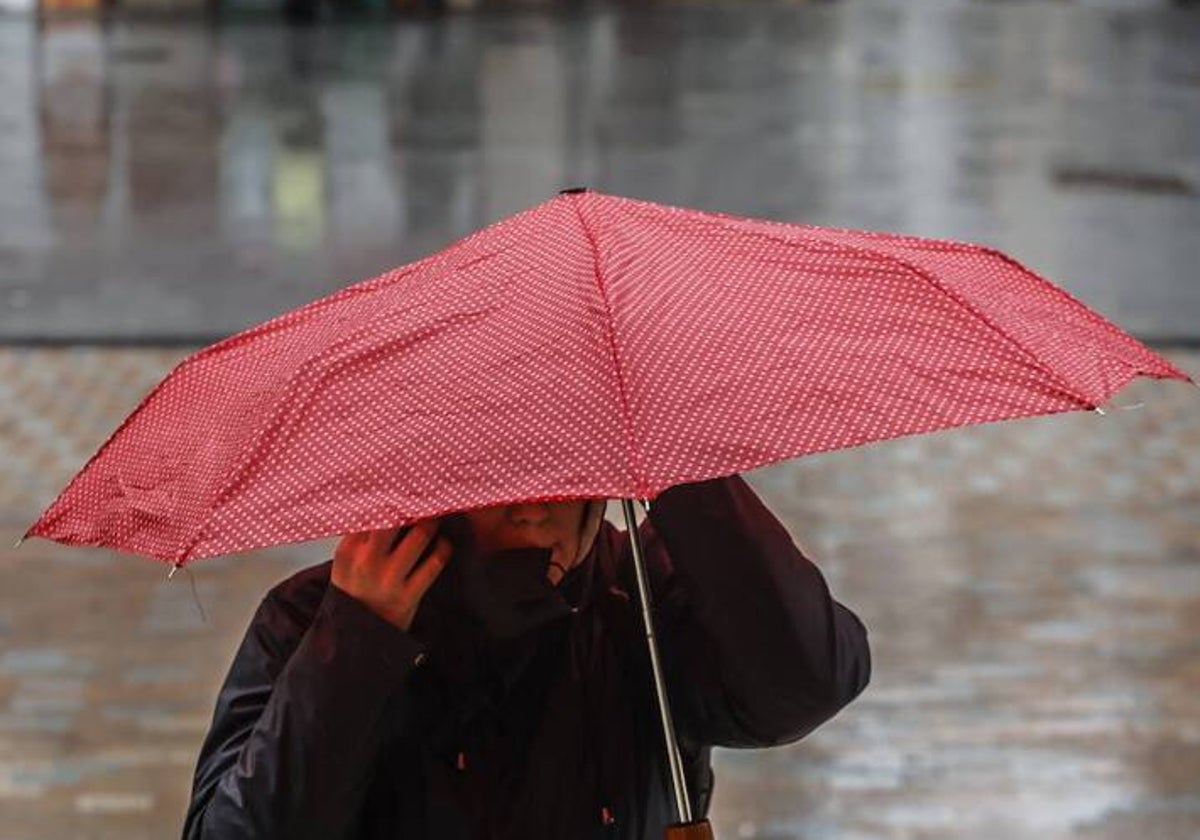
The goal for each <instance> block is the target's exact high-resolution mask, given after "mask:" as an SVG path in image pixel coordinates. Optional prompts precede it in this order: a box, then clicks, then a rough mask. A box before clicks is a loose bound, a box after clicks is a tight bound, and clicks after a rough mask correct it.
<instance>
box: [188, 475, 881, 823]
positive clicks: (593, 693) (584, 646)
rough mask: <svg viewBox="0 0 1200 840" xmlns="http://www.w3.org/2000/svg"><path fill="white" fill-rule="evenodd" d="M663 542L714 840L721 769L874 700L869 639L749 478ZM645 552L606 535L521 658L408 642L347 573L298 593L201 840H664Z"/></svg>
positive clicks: (421, 637)
mask: <svg viewBox="0 0 1200 840" xmlns="http://www.w3.org/2000/svg"><path fill="white" fill-rule="evenodd" d="M639 532H640V534H641V537H642V543H643V547H644V549H645V559H646V562H647V564H648V567H649V572H650V582H651V589H652V593H653V599H654V604H655V606H654V616H655V624H656V631H657V634H658V643H659V649H660V652H661V654H662V660H663V664H664V668H665V669H666V682H667V687H668V693H669V696H670V699H671V704H672V711H673V713H674V720H675V726H676V730H677V735H678V737H679V741H680V744H681V747H682V750H683V755H684V759H685V770H686V775H687V778H688V782H689V791H690V795H691V799H692V802H693V812H694V816H695V817H696V818H699V817H700V816H703V815H705V814H707V812H708V806H709V802H710V799H711V796H712V790H713V774H712V769H711V767H710V761H709V759H710V752H711V749H710V748H711V747H712V746H714V745H717V746H725V747H770V746H776V745H780V744H787V743H791V742H793V741H796V740H798V739H800V738H802V737H804V736H805V735H807V734H808V733H809V732H811V731H812V730H813V729H814V728H816V727H817V726H819V725H820V724H822V723H823V722H825V721H827V720H829V719H830V718H831V717H833V715H835V714H836V713H837V712H838V710H839V709H841V708H842V707H843V706H845V705H846V704H847V703H849V702H850V701H851V700H852V699H854V697H856V696H857V695H858V694H859V693H860V692H861V691H862V690H863V688H864V687H865V686H866V685H867V681H868V679H869V676H870V668H871V665H870V662H871V660H870V652H869V648H868V644H867V631H866V628H865V627H864V626H863V624H862V622H861V621H859V619H858V618H857V616H855V615H854V613H853V612H851V611H850V610H849V609H847V608H846V607H845V606H843V605H842V604H840V603H838V602H837V601H836V600H834V599H833V598H832V597H831V595H830V592H829V589H828V586H827V585H826V583H825V580H824V578H823V577H822V575H821V573H820V571H819V570H818V569H817V567H816V566H815V565H814V564H813V563H812V562H810V561H809V560H808V559H807V558H806V557H805V556H804V555H803V554H802V553H801V552H800V551H799V549H798V548H797V547H796V545H795V544H794V543H793V541H792V539H791V538H790V536H789V535H788V533H787V531H786V530H785V529H784V527H783V526H782V525H781V524H780V522H779V521H778V520H777V519H776V518H775V516H774V515H773V514H772V513H771V512H770V511H769V510H768V509H767V508H766V507H765V506H764V505H763V504H762V502H761V501H760V500H759V499H758V497H757V495H756V494H755V493H754V491H753V490H752V489H751V488H750V486H749V485H748V484H746V483H745V481H744V480H743V479H742V478H741V477H740V476H737V475H734V476H729V477H724V478H718V479H712V480H709V481H703V482H698V483H694V484H682V485H678V486H676V487H672V488H671V489H669V490H667V491H665V492H663V493H662V494H660V495H659V497H658V498H657V499H655V500H653V501H652V502H651V506H650V512H649V517H648V519H647V520H645V521H644V522H643V523H642V525H641V526H640V528H639ZM630 551H631V550H630V546H629V540H628V535H627V534H626V533H625V532H624V531H621V530H618V529H617V528H615V527H613V526H612V525H611V524H610V523H608V522H607V521H605V522H603V523H602V526H601V528H600V531H599V533H598V535H597V536H596V538H595V541H594V542H593V544H592V548H591V549H590V550H589V551H588V553H587V555H586V557H585V559H584V560H583V561H582V562H581V563H580V565H578V566H576V567H574V568H572V569H571V571H570V573H569V574H568V575H567V576H566V577H565V578H564V579H563V581H562V582H561V583H560V585H559V586H560V588H561V589H564V591H567V592H570V593H572V597H574V598H576V599H577V600H576V601H575V603H578V604H579V609H578V611H577V612H575V613H573V614H570V615H567V616H563V617H559V618H556V619H554V620H552V621H549V622H547V623H546V624H545V625H544V626H541V627H538V628H535V629H534V630H532V631H530V632H528V633H526V634H525V635H523V636H521V637H520V638H519V639H517V640H514V641H509V642H506V643H504V644H499V643H494V642H489V641H488V640H487V639H483V638H481V637H479V636H478V635H477V634H475V635H473V634H469V633H466V632H459V628H460V627H461V625H456V624H455V622H454V621H453V617H452V616H449V614H446V615H447V616H449V617H448V618H447V620H445V621H443V622H442V623H441V624H439V623H438V622H437V621H436V620H434V619H432V618H429V616H430V615H432V616H436V615H437V611H436V609H435V608H434V607H433V606H428V607H427V604H426V603H425V602H423V603H422V605H421V607H420V609H419V610H418V619H417V621H415V622H414V624H413V627H412V628H411V629H410V631H409V632H405V631H403V630H401V629H399V628H398V627H396V626H394V625H392V624H389V623H388V622H386V621H384V620H383V619H382V618H380V617H378V616H377V615H375V613H373V612H372V611H371V610H370V609H368V608H367V607H366V606H365V605H363V604H362V603H361V602H359V601H357V600H356V599H354V598H352V597H350V596H349V595H346V594H345V593H344V592H342V591H341V590H340V589H338V588H337V587H333V586H330V585H329V573H330V565H331V564H330V563H328V562H327V563H324V564H321V565H319V566H315V567H312V568H309V569H306V570H304V571H301V572H300V573H298V574H296V575H294V576H293V577H291V578H290V579H288V580H286V581H284V582H283V583H281V584H279V585H278V586H276V587H275V588H274V589H272V590H271V591H270V592H269V593H268V594H267V595H266V597H265V598H264V599H263V601H262V604H261V606H260V607H259V608H258V611H257V613H256V614H255V616H254V618H253V620H252V622H251V624H250V627H249V629H248V630H247V633H246V636H245V639H244V641H243V642H242V645H241V647H240V648H239V650H238V652H237V655H236V657H235V659H234V661H233V665H232V667H231V669H230V671H229V675H228V677H227V678H226V680H225V683H224V686H223V687H222V689H221V691H220V694H219V696H218V698H217V704H216V712H215V714H214V717H213V722H212V727H211V729H210V731H209V733H208V736H207V738H206V740H205V742H204V745H203V747H202V749H201V752H200V757H199V762H198V764H197V767H196V773H195V779H194V787H193V791H192V800H191V804H190V806H189V808H188V812H187V818H186V823H185V826H184V830H183V835H184V837H185V838H189V839H192V840H194V838H222V840H235V838H249V837H256V838H265V837H278V838H288V840H301V839H302V838H322V840H333V838H341V837H351V838H384V837H387V838H392V840H397V838H403V840H425V838H436V840H468V838H488V840H495V839H496V838H504V840H507V838H529V840H539V839H540V838H548V840H549V838H570V840H585V839H586V838H624V840H650V838H655V840H657V838H660V837H661V836H662V829H663V826H665V825H666V824H668V823H671V822H673V821H674V813H673V811H674V800H673V795H672V793H671V787H670V775H669V771H668V770H667V767H666V762H665V759H664V750H663V743H662V735H661V725H660V722H659V717H658V711H657V707H656V705H655V700H654V684H653V681H652V677H651V673H650V664H649V655H648V653H647V650H646V641H645V637H644V635H643V630H642V624H641V615H640V612H639V610H638V605H637V596H636V593H637V589H636V582H635V578H634V576H633V570H632V565H631V558H630ZM451 562H453V560H451ZM431 592H432V590H431ZM426 600H429V597H428V596H427V599H426ZM422 616H424V617H425V618H426V619H427V620H425V621H424V623H421V617H422ZM419 627H420V628H421V629H420V630H419V631H418V628H419Z"/></svg>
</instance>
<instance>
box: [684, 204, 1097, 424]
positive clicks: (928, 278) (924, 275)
mask: <svg viewBox="0 0 1200 840" xmlns="http://www.w3.org/2000/svg"><path fill="white" fill-rule="evenodd" d="M707 215H710V216H711V215H712V214H707ZM712 217H713V220H714V221H715V222H717V223H719V224H722V225H724V226H730V225H729V220H727V219H723V218H721V217H720V215H715V216H712ZM739 232H740V233H742V234H744V235H749V236H762V237H766V238H768V239H773V240H777V241H780V242H784V243H786V244H788V245H796V244H797V243H796V242H795V241H794V240H792V239H790V238H785V237H783V236H779V235H777V234H773V233H769V232H766V231H753V230H752V231H742V230H739ZM805 233H808V234H811V235H812V236H813V238H815V239H818V240H820V241H821V242H824V243H826V244H828V245H835V246H841V247H843V248H848V249H849V250H851V251H857V252H859V253H862V254H867V255H870V256H875V257H879V256H883V257H886V258H887V259H889V260H892V261H894V262H895V263H897V264H898V265H899V266H900V267H901V268H903V269H905V270H906V271H908V272H910V273H911V274H913V275H915V276H916V277H919V278H920V279H922V280H924V281H925V282H927V283H930V284H931V285H933V286H934V287H936V288H937V289H938V290H939V291H941V292H943V293H944V294H945V295H947V296H948V297H949V298H950V299H951V300H953V301H954V302H955V303H957V304H958V305H959V306H960V307H962V308H963V309H965V310H966V311H967V312H970V313H971V314H972V315H974V316H975V317H976V318H978V319H979V320H980V321H982V322H983V323H984V324H986V325H987V326H988V327H989V328H991V329H992V330H993V331H994V332H996V333H997V334H999V335H1000V337H1001V338H1003V339H1004V340H1005V341H1007V342H1008V343H1009V344H1011V345H1012V346H1014V347H1016V348H1017V350H1018V351H1020V352H1021V353H1022V354H1023V355H1025V356H1026V357H1027V358H1028V359H1030V360H1031V361H1033V363H1034V364H1035V365H1036V366H1037V367H1038V368H1040V369H1041V370H1042V371H1043V372H1044V373H1046V374H1048V375H1049V376H1050V377H1051V378H1052V379H1053V380H1055V382H1057V387H1058V390H1059V391H1061V392H1062V393H1064V394H1066V395H1067V396H1069V397H1071V398H1072V399H1075V400H1077V401H1079V402H1080V403H1082V404H1083V405H1085V406H1086V407H1087V408H1090V409H1094V408H1096V405H1095V403H1094V402H1093V401H1092V400H1090V399H1087V398H1086V397H1084V396H1083V395H1081V394H1079V393H1078V392H1076V391H1075V390H1074V389H1072V388H1071V387H1070V384H1069V383H1068V382H1067V381H1066V380H1065V379H1063V377H1062V376H1061V375H1060V374H1059V373H1057V372H1056V371H1054V370H1052V369H1051V368H1050V367H1049V366H1048V365H1047V364H1046V363H1045V362H1044V361H1042V360H1041V359H1040V358H1038V357H1037V355H1036V354H1035V353H1034V352H1033V351H1032V350H1030V349H1029V348H1028V347H1026V346H1025V345H1024V344H1022V343H1021V342H1019V341H1017V339H1015V338H1013V337H1012V336H1011V335H1009V334H1008V333H1006V332H1005V331H1004V330H1002V329H1000V327H999V326H997V325H996V322H995V321H993V320H992V319H991V318H989V317H988V316H987V314H986V313H985V312H984V311H983V310H982V309H980V308H979V307H977V306H976V305H975V304H974V303H973V302H971V301H970V300H969V299H968V298H966V297H964V296H963V295H961V294H959V293H958V292H956V291H954V290H953V289H951V288H949V287H948V286H946V285H945V284H943V283H941V282H940V281H939V280H938V279H937V278H936V277H934V276H933V275H932V274H930V273H929V272H927V271H925V270H923V269H921V268H918V267H917V266H915V265H913V264H912V263H910V262H909V261H908V260H905V259H904V258H902V257H897V256H894V255H892V254H880V253H878V252H876V251H874V250H872V249H870V248H867V247H865V246H862V245H851V244H850V243H848V242H840V241H837V240H831V239H828V238H826V237H824V236H822V235H821V231H820V230H818V229H815V228H814V227H813V226H806V228H805ZM970 247H972V248H976V249H979V250H982V251H985V252H987V251H988V249H986V248H981V247H980V246H977V245H971V246H970Z"/></svg>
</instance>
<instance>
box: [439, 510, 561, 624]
mask: <svg viewBox="0 0 1200 840" xmlns="http://www.w3.org/2000/svg"><path fill="white" fill-rule="evenodd" d="M441 532H442V533H443V534H444V535H445V536H446V537H448V538H449V539H450V541H451V542H452V543H453V544H454V551H453V556H452V557H451V559H450V564H449V565H448V566H447V567H446V568H445V570H444V571H443V572H442V573H441V574H440V575H439V576H438V579H437V580H436V581H435V582H434V585H433V586H432V587H431V588H430V590H429V592H427V593H426V598H427V599H432V600H433V601H434V602H441V603H443V604H444V603H445V602H446V601H451V600H452V601H453V602H454V604H455V607H456V608H457V609H456V611H457V612H461V613H466V614H467V615H468V616H470V617H471V618H472V619H474V620H475V621H476V622H477V623H478V624H479V625H480V626H481V627H482V628H483V629H484V630H485V631H486V632H487V634H488V635H490V636H493V637H495V638H498V639H511V638H516V637H517V636H521V635H523V634H525V633H526V632H528V631H530V630H532V629H534V628H535V627H538V626H540V625H542V624H545V623H546V622H548V621H551V620H553V619H555V618H558V617H561V616H564V615H569V614H570V613H571V612H573V609H572V607H571V605H570V604H569V603H567V600H566V599H565V598H564V597H563V595H562V593H561V592H559V590H558V589H557V587H555V586H554V585H553V584H552V583H550V581H549V580H547V579H546V571H547V569H548V568H549V566H550V557H551V555H552V554H553V552H552V550H551V549H549V548H532V547H531V548H509V549H503V550H500V551H492V552H488V553H486V554H484V553H480V551H479V550H478V548H477V546H476V543H475V540H474V537H473V536H472V534H471V531H470V526H469V524H468V523H467V522H466V520H465V518H463V517H461V516H450V517H447V519H446V521H445V522H444V523H443V525H442V529H441Z"/></svg>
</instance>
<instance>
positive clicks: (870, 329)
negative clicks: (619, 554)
mask: <svg viewBox="0 0 1200 840" xmlns="http://www.w3.org/2000/svg"><path fill="white" fill-rule="evenodd" d="M1137 375H1147V376H1154V377H1162V378H1165V377H1170V378H1178V379H1185V380H1186V379H1188V377H1187V375H1186V374H1184V373H1183V372H1182V371H1180V370H1178V369H1177V368H1175V367H1173V366H1172V365H1171V364H1170V363H1169V362H1168V361H1166V360H1165V359H1163V358H1161V357H1160V356H1158V355H1156V354H1155V353H1153V352H1152V351H1150V350H1149V349H1148V348H1146V347H1144V346H1143V345H1141V344H1140V343H1138V342H1137V341H1136V340H1134V339H1133V338H1132V337H1130V336H1128V335H1126V334H1125V333H1124V332H1122V331H1121V330H1120V329H1118V328H1117V327H1116V326H1114V325H1113V324H1111V323H1109V322H1108V321H1106V320H1105V319H1103V318H1102V317H1100V316H1099V315H1097V314H1096V313H1094V312H1092V311H1090V310H1089V309H1087V308H1086V307H1085V306H1084V305H1083V304H1082V303H1080V302H1079V301H1077V300H1075V299H1074V298H1072V297H1071V296H1069V295H1068V294H1067V293H1066V292H1064V291H1062V290H1060V289H1058V288H1056V287H1055V286H1053V285H1051V284H1050V283H1049V282H1047V281H1046V280H1044V279H1042V278H1041V277H1039V276H1037V275H1035V274H1034V273H1032V272H1030V271H1028V270H1026V269H1025V268H1023V267H1022V266H1020V265H1018V264H1017V263H1016V262H1014V261H1013V260H1011V259H1010V258H1008V257H1006V256H1004V255H1003V254H1001V253H999V252H997V251H995V250H993V249H990V248H986V247H981V246H978V245H971V244H964V243H958V242H950V241H941V240H932V239H918V238H915V237H909V236H899V235H895V234H889V233H875V232H868V231H854V230H843V229H836V228H822V227H814V226H806V225H797V224H784V223H781V222H771V221H764V220H757V219H748V218H740V217H736V216H731V215H726V214H720V213H712V212H701V211H696V210H691V209H685V208H678V207H671V206H668V205H662V204H654V203H650V202H646V201H638V200H634V199H629V198H621V197H617V196H610V195H606V194H603V193H597V192H575V193H569V194H560V195H557V196H555V197H554V198H552V199H549V200H547V201H545V202H543V203H542V204H539V205H537V206H536V207H533V208H531V209H528V210H526V211H524V212H521V213H518V214H516V215H514V216H510V217H509V218H507V219H503V220H501V221H499V222H496V223H494V224H492V225H490V226H488V227H485V228H483V229H481V230H479V231H477V232H475V233H474V234H472V235H470V236H468V237H466V238H464V239H461V240H459V241H458V242H456V243H454V244H452V245H450V246H449V247H447V248H446V249H444V250H442V251H439V252H437V253H435V254H432V255H430V256H428V257H425V258H424V259H421V260H418V261H416V262H414V263H410V264H408V265H406V266H402V267H400V268H397V269H395V270H393V271H390V272H388V273H386V274H383V275H381V276H379V277H375V278H372V279H369V280H365V281H362V282H359V283H356V284H354V285H351V286H348V287H346V288H344V289H342V290H340V291H338V292H336V293H334V294H332V295H329V296H327V297H325V298H321V299H319V300H316V301H313V302H312V303H309V304H307V305H305V306H303V307H300V308H299V309H295V310H293V311H291V312H287V313H284V314H282V315H280V316H278V317H276V318H273V319H271V320H269V321H266V322H264V323H262V324H260V325H258V326H255V327H252V328H250V329H248V330H245V331H243V332H241V333H238V334H236V335H233V336H230V337H229V338H226V339H224V340H222V341H220V342H217V343H216V344H213V345H211V346H210V347H207V348H205V349H203V350H201V351H199V352H197V353H195V354H193V355H191V356H189V357H188V358H186V359H184V360H183V361H182V362H181V363H180V364H179V365H177V366H176V367H175V369H174V370H172V371H171V373H170V374H169V375H168V376H167V377H166V378H165V379H164V380H163V381H162V382H161V383H159V385H158V386H156V387H155V388H154V389H153V390H152V391H151V392H150V393H149V394H148V395H147V396H146V397H145V398H144V399H143V400H142V402H141V403H140V404H139V405H138V406H137V408H136V409H135V410H134V411H133V412H132V413H131V414H130V415H129V416H128V417H127V418H126V419H125V421H124V422H123V423H122V424H121V425H120V426H119V427H118V428H117V430H116V431H115V432H114V433H113V434H112V435H111V436H110V437H109V439H108V440H107V441H106V442H105V443H104V445H103V446H101V447H100V449H99V451H97V452H96V454H95V455H93V456H92V458H91V460H90V461H89V462H88V463H87V465H86V466H85V467H84V468H83V469H82V470H81V471H80V472H79V473H78V474H77V475H76V476H75V478H74V479H73V480H72V481H71V482H70V484H69V485H68V486H67V487H66V489H65V490H63V492H62V493H61V494H60V495H59V497H58V498H57V499H56V500H55V501H54V502H53V504H51V505H50V506H49V507H48V508H47V509H46V511H45V512H44V513H43V514H42V516H41V518H40V519H38V521H37V522H36V523H35V524H34V525H33V526H32V527H31V528H30V530H29V531H28V532H27V536H34V535H36V536H41V537H45V538H48V539H53V540H56V541H59V542H62V543H66V544H72V545H95V546H107V547H110V548H114V549H118V550H124V551H130V552H134V553H139V554H144V555H147V556H152V557H157V558H160V559H162V560H165V561H168V562H171V563H184V562H187V561H189V560H192V559H196V558H201V557H209V556H213V555H218V554H226V553H230V552H235V551H243V550H248V549H251V548H259V547H265V546H269V545H278V544H283V543H290V542H299V541H303V540H309V539H316V538H319V537H325V536H332V535H337V534H344V533H349V532H353V531H361V530H365V529H370V528H381V527H386V526H390V525H395V524H399V523H402V522H405V521H409V520H412V519H416V518H422V517H426V516H433V515H438V514H442V513H446V512H449V511H452V510H460V509H464V508H470V507H476V506H480V505H490V504H500V503H504V502H511V501H517V500H523V499H530V500H532V499H563V498H573V497H639V498H651V499H652V498H654V497H655V496H656V495H657V494H658V493H660V492H661V491H662V490H664V489H666V488H667V487H670V486H672V485H674V484H678V483H681V482H688V481H698V480H702V479H705V478H711V477H715V476H719V475H727V474H730V473H734V472H740V471H743V470H748V469H752V468H754V467H758V466H762V465H765V464H769V463H773V462H776V461H781V460H785V459H788V458H793V457H796V456H799V455H803V454H805V453H812V452H821V451H825V450H831V449H838V448H842V447H850V446H857V445H860V444H864V443H868V442H871V441H876V440H884V439H887V438H894V437H899V436H905V435H913V434H918V433H922V432H930V431H934V430H937V429H945V428H950V427H955V426H962V425H966V424H971V423H981V422H987V421H996V420H1004V419H1009V418H1016V417H1023V416H1029V415H1036V414H1049V413H1053V412H1059V411H1070V410H1074V409H1083V408H1092V407H1094V406H1096V405H1099V404H1102V403H1103V402H1104V401H1105V400H1107V399H1108V398H1109V397H1110V396H1111V395H1112V394H1113V393H1114V392H1116V391H1117V390H1118V389H1119V388H1121V387H1122V386H1123V385H1124V384H1125V383H1126V382H1128V381H1129V380H1130V379H1131V378H1132V377H1134V376H1137Z"/></svg>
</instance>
